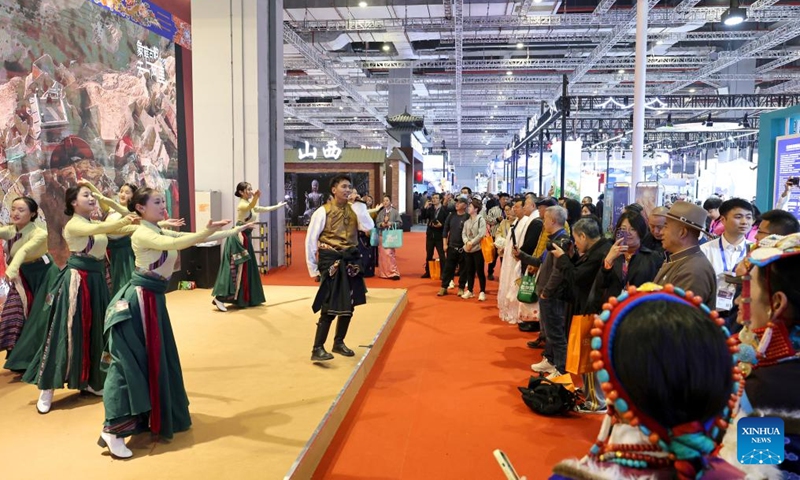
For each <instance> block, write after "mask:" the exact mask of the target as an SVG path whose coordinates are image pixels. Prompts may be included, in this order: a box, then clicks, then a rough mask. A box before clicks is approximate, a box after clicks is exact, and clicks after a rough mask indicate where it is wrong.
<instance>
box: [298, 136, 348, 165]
mask: <svg viewBox="0 0 800 480" xmlns="http://www.w3.org/2000/svg"><path fill="white" fill-rule="evenodd" d="M322 157H323V158H329V159H331V160H339V159H340V158H342V149H341V148H339V146H338V145H337V144H336V140H329V141H328V143H327V144H325V146H324V147H322ZM297 158H298V159H300V160H305V159H307V158H309V159H312V160H314V159H316V158H317V147H312V146H310V145H309V144H308V142H305V150H303V149H302V148H298V149H297Z"/></svg>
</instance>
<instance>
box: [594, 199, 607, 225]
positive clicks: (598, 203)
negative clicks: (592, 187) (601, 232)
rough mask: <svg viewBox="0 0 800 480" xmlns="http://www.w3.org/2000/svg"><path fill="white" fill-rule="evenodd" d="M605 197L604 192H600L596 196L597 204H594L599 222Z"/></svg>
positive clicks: (601, 218) (601, 219)
mask: <svg viewBox="0 0 800 480" xmlns="http://www.w3.org/2000/svg"><path fill="white" fill-rule="evenodd" d="M605 198H606V194H605V193H601V194H600V195H599V196H598V197H597V205H596V207H597V218H599V219H600V221H601V222H602V221H603V206H604V205H605Z"/></svg>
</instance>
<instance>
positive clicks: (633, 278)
mask: <svg viewBox="0 0 800 480" xmlns="http://www.w3.org/2000/svg"><path fill="white" fill-rule="evenodd" d="M624 261H625V257H624V255H620V256H619V257H617V259H616V260H614V265H612V268H611V270H606V269H605V266H604V265H601V266H600V271H599V272H597V278H596V279H595V283H594V286H593V287H592V288H593V289H594V295H593V296H592V299H591V300H590V305H588V308H590V309H591V310H590V311H593V312H600V310H601V309H602V305H603V304H604V303H605V302H606V301H607V300H608V298H609V297H616V296H618V295H619V294H620V293H622V289H624V288H625V287H626V286H627V285H633V286H634V287H639V286H641V285H642V284H645V283H647V282H653V281H655V279H656V274H657V273H658V270H659V269H660V268H661V264H662V263H664V258H663V257H662V256H661V255H659V254H658V253H655V252H653V251H652V250H650V249H648V248H646V247H641V248H639V251H638V252H637V253H636V255H634V256H633V258H631V262H630V264H629V265H628V277H627V279H625V280H623V278H622V265H623V263H624Z"/></svg>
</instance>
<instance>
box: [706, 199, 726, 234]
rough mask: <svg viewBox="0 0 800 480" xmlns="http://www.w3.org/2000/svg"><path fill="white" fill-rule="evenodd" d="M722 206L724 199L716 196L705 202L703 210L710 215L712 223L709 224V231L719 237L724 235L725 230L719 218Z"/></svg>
mask: <svg viewBox="0 0 800 480" xmlns="http://www.w3.org/2000/svg"><path fill="white" fill-rule="evenodd" d="M720 205H722V199H721V198H719V197H718V196H716V195H712V196H710V197H708V198H707V199H706V201H705V202H703V210H705V211H706V212H707V213H708V220H709V221H710V223H707V226H708V231H709V232H711V234H712V235H714V236H717V237H718V236H720V235H722V232H723V231H724V230H725V226H724V225H723V224H722V219H721V218H719V206H720Z"/></svg>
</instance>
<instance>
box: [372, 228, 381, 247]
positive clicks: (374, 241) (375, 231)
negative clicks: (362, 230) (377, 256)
mask: <svg viewBox="0 0 800 480" xmlns="http://www.w3.org/2000/svg"><path fill="white" fill-rule="evenodd" d="M378 242H380V238H379V237H378V229H377V228H373V229H372V230H370V232H369V245H370V246H371V247H377V246H378Z"/></svg>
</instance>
